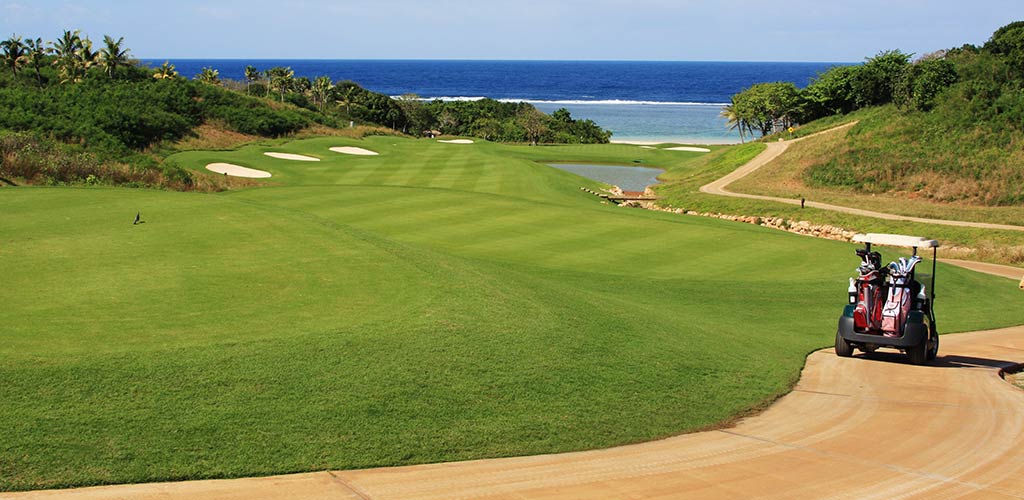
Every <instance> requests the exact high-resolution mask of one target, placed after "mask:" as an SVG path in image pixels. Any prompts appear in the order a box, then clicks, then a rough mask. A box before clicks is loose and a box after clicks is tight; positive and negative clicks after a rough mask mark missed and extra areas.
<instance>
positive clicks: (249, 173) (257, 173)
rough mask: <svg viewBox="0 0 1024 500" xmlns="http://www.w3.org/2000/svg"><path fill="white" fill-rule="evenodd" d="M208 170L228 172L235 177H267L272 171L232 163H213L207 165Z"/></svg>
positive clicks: (219, 172)
mask: <svg viewBox="0 0 1024 500" xmlns="http://www.w3.org/2000/svg"><path fill="white" fill-rule="evenodd" d="M206 170H209V171H211V172H217V173H218V174H227V175H232V176H235V177H250V178H253V179H265V178H267V177H270V172H264V171H262V170H256V169H254V168H245V167H240V166H238V165H232V164H230V163H211V164H209V165H207V166H206Z"/></svg>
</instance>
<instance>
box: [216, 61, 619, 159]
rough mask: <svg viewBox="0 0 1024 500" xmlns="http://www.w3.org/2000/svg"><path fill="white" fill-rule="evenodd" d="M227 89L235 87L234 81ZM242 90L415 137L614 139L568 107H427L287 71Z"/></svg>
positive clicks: (252, 76)
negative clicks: (545, 109) (549, 110)
mask: <svg viewBox="0 0 1024 500" xmlns="http://www.w3.org/2000/svg"><path fill="white" fill-rule="evenodd" d="M215 73H216V71H214V70H207V71H204V73H202V74H200V75H199V77H200V78H203V79H205V80H207V81H212V78H213V77H214V76H215ZM204 75H206V76H204ZM211 75H212V76H211ZM227 84H228V85H231V86H234V85H233V84H232V83H231V82H227ZM237 87H238V88H240V89H241V88H242V86H241V85H238V86H237ZM244 88H245V89H246V92H247V93H250V94H253V95H259V96H277V97H279V99H280V100H281V101H287V102H291V103H293V104H295V105H297V106H301V107H304V108H307V109H311V110H317V111H319V112H321V113H324V114H325V115H328V116H333V117H335V118H336V119H337V120H341V121H344V120H349V119H351V120H356V121H362V122H368V123H377V124H381V125H384V126H387V127H390V128H392V129H394V130H398V131H401V132H403V133H406V134H409V135H412V136H423V135H434V134H436V133H440V134H445V135H466V136H473V137H482V138H484V139H487V140H490V141H496V142H520V143H525V142H528V143H531V144H537V143H541V142H544V143H562V144H602V143H607V142H608V140H609V138H610V137H611V133H610V132H608V131H606V130H604V129H602V128H601V127H599V126H598V125H597V124H596V123H594V122H593V121H591V120H576V119H574V118H573V117H572V115H571V114H570V113H569V111H568V110H566V109H564V108H563V109H559V110H557V111H555V112H554V113H553V114H551V115H547V114H545V113H542V112H540V111H538V110H537V108H536V107H534V106H533V105H532V104H529V103H525V102H499V101H496V100H494V99H480V100H473V101H440V100H435V101H430V102H425V101H424V100H423V99H421V98H420V97H419V96H417V95H414V94H408V95H403V96H400V97H398V98H391V97H389V96H386V95H384V94H380V93H377V92H372V91H370V90H367V89H364V88H362V87H360V86H359V85H358V84H357V83H355V82H352V81H348V80H346V81H342V82H338V83H337V84H335V83H332V82H331V80H330V79H329V78H328V77H326V76H321V77H317V78H314V79H313V80H310V79H309V78H305V77H298V78H296V77H295V76H294V73H293V71H292V70H291V69H290V68H285V67H274V68H270V69H267V70H265V71H260V70H258V69H257V68H256V67H254V66H249V67H248V68H247V70H246V84H245V87H244Z"/></svg>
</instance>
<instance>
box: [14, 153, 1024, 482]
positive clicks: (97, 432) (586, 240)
mask: <svg viewBox="0 0 1024 500" xmlns="http://www.w3.org/2000/svg"><path fill="white" fill-rule="evenodd" d="M341 145H356V146H360V147H364V148H368V149H372V150H374V151H378V152H379V153H380V156H376V157H355V156H347V155H342V154H337V153H333V152H330V151H329V150H328V148H329V147H331V146H341ZM757 147H758V146H757V145H752V146H747V147H745V148H733V149H726V150H722V152H719V153H713V155H720V156H716V157H714V158H717V160H715V159H714V158H712V159H711V160H708V159H707V158H709V157H707V156H701V155H700V154H697V153H682V152H668V151H656V150H646V149H641V148H637V147H635V146H624V145H601V146H563V147H534V148H530V147H517V146H506V145H498V144H492V143H486V142H478V143H477V144H473V145H453V144H440V143H436V142H433V141H430V142H428V141H414V140H407V139H398V138H392V137H371V138H367V139H366V140H363V141H355V140H352V139H341V138H329V139H309V140H301V141H295V142H290V143H287V144H281V145H279V146H275V147H273V148H271V146H259V145H252V146H249V147H245V148H242V149H240V150H238V151H219V152H188V153H181V154H178V155H174V156H172V157H170V158H169V161H171V162H173V163H174V164H175V165H176V166H177V167H180V168H183V169H189V170H199V169H202V168H203V166H204V165H205V164H206V163H207V162H210V161H228V162H233V163H238V164H242V165H246V166H250V167H253V168H260V169H264V170H267V171H270V172H272V173H273V174H274V177H272V178H270V179H267V180H259V181H254V183H256V184H259V185H262V186H264V187H262V188H258V189H248V190H240V191H232V192H225V193H217V194H199V193H179V192H168V191H153V190H119V189H111V188H103V187H96V188H86V187H83V188H5V189H3V190H2V191H0V234H2V235H4V236H3V238H4V244H3V245H0V259H2V260H3V262H5V264H6V267H5V271H4V282H5V286H3V287H0V302H2V303H3V304H4V305H5V306H4V307H3V308H0V324H3V325H5V327H4V328H3V329H0V380H3V381H4V383H3V384H0V400H2V401H4V404H3V405H0V490H20V489H30V488H48V487H59V486H72V485H86V484H99V483H113V482H134V481H156V480H171V479H191V478H201V477H233V476H243V475H257V474H274V473H284V472H296V471H308V470H318V469H327V468H351V467H369V466H378V465H398V464H409V463H421V462H432V461H438V460H463V459H470V458H477V457H485V456H508V455H520V454H529V453H546V452H557V451H565V450H574V449H583V448H595V447H604V446H611V445H615V444H621V443H628V442H635V441H641V440H647V439H653V438H657V437H661V436H666V435H671V434H675V433H679V432H685V431H688V430H694V429H699V428H702V427H705V426H709V425H714V424H716V423H718V422H721V421H723V420H726V419H728V418H730V417H732V416H735V415H737V414H740V413H742V412H745V411H748V410H750V409H752V408H756V407H758V406H760V405H762V404H764V402H765V401H769V400H771V399H772V398H774V397H776V396H778V395H779V394H782V393H783V392H785V391H786V390H787V388H788V387H789V385H790V384H792V383H793V381H794V380H795V378H796V376H797V375H798V373H799V370H800V368H801V366H802V364H803V360H804V356H805V354H806V353H807V352H808V351H810V350H812V349H815V348H818V347H822V346H826V345H829V344H830V343H831V341H832V336H833V333H834V328H835V320H836V317H837V315H838V314H839V313H840V311H841V304H842V303H843V302H844V301H845V290H846V277H847V276H849V275H850V273H851V271H852V269H853V268H854V267H855V265H856V257H855V256H854V255H853V248H854V247H853V245H850V244H845V243H837V242H830V241H822V240H816V239H812V238H803V237H799V236H793V235H789V234H786V233H780V232H776V231H771V230H767V229H763V228H759V227H756V226H751V225H745V224H736V223H727V222H723V221H717V220H710V219H703V218H696V217H680V216H670V215H667V214H663V213H657V212H649V211H642V210H628V209H623V208H618V207H614V206H606V205H601V204H600V203H599V202H598V201H597V200H596V199H595V198H594V197H593V196H591V195H586V194H583V193H582V192H581V191H580V190H579V187H580V186H590V187H597V186H596V185H595V184H594V183H592V182H589V181H586V180H583V179H581V178H579V177H576V176H573V175H571V174H568V173H566V172H563V171H560V170H556V169H552V168H549V167H546V166H543V165H540V164H537V163H536V162H535V161H533V160H541V159H543V160H562V161H572V160H576V161H580V160H587V161H599V162H604V163H631V162H633V161H634V160H643V162H644V163H647V164H652V165H659V166H665V167H668V168H670V169H671V171H672V173H671V175H672V176H674V177H677V178H679V179H694V178H699V177H701V176H703V175H708V174H706V173H704V172H702V169H704V168H705V167H706V165H705V163H704V162H706V161H714V162H715V165H718V166H719V168H723V169H724V168H728V166H729V164H730V162H733V163H735V162H740V161H741V160H742V157H744V156H747V155H749V154H755V153H756V148H757ZM269 149H273V150H275V151H287V152H296V153H302V154H308V155H313V156H317V157H320V158H322V159H323V161H321V162H318V163H310V162H294V161H287V160H276V159H272V158H268V157H266V156H264V155H262V152H264V151H266V150H269ZM138 211H141V212H142V217H143V219H144V220H145V221H146V223H145V224H141V225H132V224H131V220H132V219H133V217H134V216H135V213H136V212H138ZM885 257H886V258H892V257H895V256H894V255H890V254H889V253H888V252H887V255H886V256H885ZM940 267H941V272H942V278H941V283H942V285H941V286H942V288H941V291H940V295H939V297H940V299H939V300H940V302H939V303H938V304H937V310H938V313H939V318H940V328H941V329H942V331H943V332H953V331H962V330H969V329H976V328H990V327H997V326H1004V325H1009V324H1013V323H1016V322H1019V321H1020V317H1019V313H1018V311H1019V310H1020V309H1021V306H1024V296H1022V295H1021V294H1020V293H1019V292H1018V291H1017V290H1016V289H1015V287H1014V286H1012V285H1014V283H1011V282H1010V281H1009V280H1004V279H997V278H992V277H986V276H982V275H978V274H975V273H971V272H968V271H965V270H961V269H957V268H952V267H947V266H940ZM979 310H980V311H985V314H977V311H979Z"/></svg>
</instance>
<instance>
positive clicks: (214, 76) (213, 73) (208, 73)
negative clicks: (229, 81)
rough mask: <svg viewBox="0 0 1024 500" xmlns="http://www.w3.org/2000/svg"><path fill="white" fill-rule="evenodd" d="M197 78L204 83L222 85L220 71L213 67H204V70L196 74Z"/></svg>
mask: <svg viewBox="0 0 1024 500" xmlns="http://www.w3.org/2000/svg"><path fill="white" fill-rule="evenodd" d="M196 80H199V81H201V82H203V83H209V84H211V85H220V71H217V70H215V69H213V68H203V70H202V71H201V72H200V73H199V74H198V75H196Z"/></svg>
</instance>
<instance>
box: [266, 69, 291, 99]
mask: <svg viewBox="0 0 1024 500" xmlns="http://www.w3.org/2000/svg"><path fill="white" fill-rule="evenodd" d="M294 77H295V72H294V71H292V69H291V68H286V67H282V66H277V67H274V68H270V69H268V70H267V79H268V80H270V88H271V89H273V90H277V91H278V92H279V93H280V94H281V102H284V93H285V92H287V91H289V90H291V88H292V82H293V81H294Z"/></svg>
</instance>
